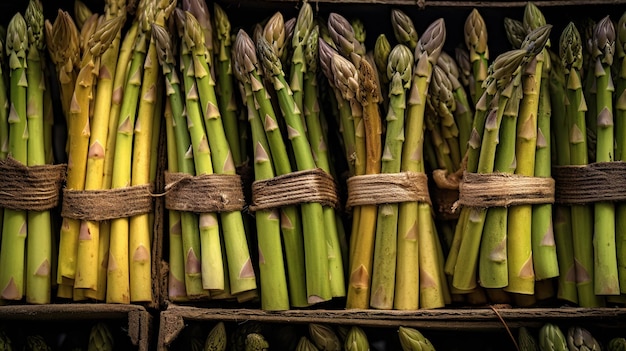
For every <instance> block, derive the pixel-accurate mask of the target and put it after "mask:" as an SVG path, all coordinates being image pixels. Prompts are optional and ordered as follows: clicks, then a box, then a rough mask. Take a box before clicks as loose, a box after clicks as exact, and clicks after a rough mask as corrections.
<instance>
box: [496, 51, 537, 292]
mask: <svg viewBox="0 0 626 351" xmlns="http://www.w3.org/2000/svg"><path fill="white" fill-rule="evenodd" d="M544 57H545V56H544V54H543V53H540V54H539V55H537V57H535V59H534V60H533V61H532V62H531V63H529V66H528V68H527V69H526V71H525V72H524V73H525V75H524V77H523V78H522V89H523V92H524V97H523V99H522V102H521V106H520V112H519V116H518V119H517V131H516V144H515V159H516V166H517V167H516V168H515V174H520V175H526V176H532V175H534V173H535V152H536V147H537V112H538V108H539V107H538V106H539V92H540V84H541V79H540V77H541V70H542V67H543V61H544ZM531 225H532V206H530V205H520V206H513V207H511V208H510V209H509V214H508V223H507V226H508V237H507V239H508V240H507V254H508V261H509V284H508V286H507V287H506V288H505V290H506V291H508V292H514V293H520V294H533V293H534V282H535V274H534V271H533V266H532V244H531Z"/></svg>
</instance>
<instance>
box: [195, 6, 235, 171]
mask: <svg viewBox="0 0 626 351" xmlns="http://www.w3.org/2000/svg"><path fill="white" fill-rule="evenodd" d="M194 2H195V1H194ZM198 3H205V2H204V1H198ZM213 6H214V13H215V34H216V37H217V45H218V47H216V52H215V55H216V58H217V60H216V67H217V69H216V71H217V73H216V78H217V84H216V93H217V96H218V98H219V100H218V106H219V109H220V115H221V116H222V121H223V124H224V132H225V133H226V139H227V140H228V145H229V146H230V150H231V152H232V155H233V161H234V162H235V165H241V164H242V163H244V162H245V161H246V160H245V158H244V157H243V154H244V150H243V149H242V148H241V145H240V143H239V136H240V134H241V132H242V131H240V130H239V126H238V122H237V120H238V118H237V103H236V100H235V90H234V84H233V75H232V62H231V56H232V55H231V52H230V51H231V45H232V44H231V31H230V21H229V20H228V16H227V15H226V12H224V11H223V10H222V8H221V7H220V6H219V5H218V4H217V3H215V4H214V5H213ZM209 42H211V38H208V37H207V36H206V35H205V43H209ZM211 69H213V67H211Z"/></svg>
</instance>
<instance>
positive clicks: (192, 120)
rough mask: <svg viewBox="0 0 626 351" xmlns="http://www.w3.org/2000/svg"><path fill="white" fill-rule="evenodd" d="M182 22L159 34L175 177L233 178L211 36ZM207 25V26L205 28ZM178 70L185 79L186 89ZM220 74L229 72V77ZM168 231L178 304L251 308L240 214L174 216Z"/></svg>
mask: <svg viewBox="0 0 626 351" xmlns="http://www.w3.org/2000/svg"><path fill="white" fill-rule="evenodd" d="M188 5H189V6H190V7H189V8H190V9H194V8H195V9H196V13H198V9H201V8H202V6H201V5H199V4H194V5H191V3H189V4H188ZM202 11H206V9H204V10H202ZM200 13H205V12H200ZM198 17H200V18H202V19H204V20H206V18H207V17H202V16H198ZM216 17H217V18H221V17H219V16H216ZM175 19H176V28H177V32H176V33H174V32H173V31H172V29H169V30H168V29H166V28H165V27H164V26H163V24H155V25H154V26H153V29H152V30H153V35H152V38H153V40H155V42H156V45H157V47H158V55H157V56H158V60H159V62H160V63H161V66H162V68H163V73H164V75H165V81H166V94H167V96H168V101H169V103H168V104H167V110H166V112H167V114H166V117H167V129H168V133H167V135H168V155H169V160H168V164H169V170H170V171H176V172H180V173H184V174H189V175H196V176H200V175H210V174H213V173H215V174H226V175H234V174H235V164H234V162H233V156H232V153H231V150H230V147H229V143H228V141H227V138H226V133H225V129H224V126H223V123H222V119H221V114H220V110H219V108H218V101H217V96H216V91H215V87H214V86H215V82H214V80H213V78H212V76H211V68H210V67H209V64H210V63H211V62H212V61H210V60H209V59H208V57H209V56H210V53H209V51H208V49H207V46H206V45H205V43H206V41H205V38H204V35H205V34H204V33H205V31H203V30H202V27H203V26H201V25H200V22H199V20H198V18H196V16H194V15H193V14H192V13H191V12H190V11H183V10H181V9H176V11H175ZM221 20H224V18H223V17H222V18H221ZM208 25H210V23H209V24H207V23H205V24H204V28H208V27H207V26H208ZM176 55H180V63H181V64H180V66H179V67H176V65H175V62H176V61H177V60H176ZM177 70H179V71H180V73H181V74H182V77H183V79H182V86H181V80H180V79H179V78H178V77H179V75H178V74H177ZM220 74H226V72H225V71H223V70H222V71H221V72H220ZM228 74H230V73H228ZM224 79H232V78H229V77H225V78H224ZM182 89H184V93H183V90H182ZM216 211H217V210H216ZM218 215H219V218H220V221H219V222H218ZM169 225H170V240H171V242H172V243H173V244H174V245H173V246H172V247H171V248H170V261H171V266H170V289H169V295H170V297H171V298H173V299H180V298H198V297H203V296H208V295H211V296H213V297H214V298H218V297H220V296H221V297H236V298H237V299H240V300H248V299H250V298H252V297H254V296H255V295H256V280H255V273H254V269H253V267H252V261H251V259H250V252H249V250H248V242H247V240H248V239H247V237H246V232H245V227H244V222H243V216H242V213H241V211H240V210H239V211H225V212H220V213H219V214H218V213H214V212H202V213H200V214H199V215H196V214H193V213H191V212H174V211H172V212H170V223H169ZM179 236H180V238H179Z"/></svg>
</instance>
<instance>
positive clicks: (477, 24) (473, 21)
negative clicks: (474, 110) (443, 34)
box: [464, 9, 489, 104]
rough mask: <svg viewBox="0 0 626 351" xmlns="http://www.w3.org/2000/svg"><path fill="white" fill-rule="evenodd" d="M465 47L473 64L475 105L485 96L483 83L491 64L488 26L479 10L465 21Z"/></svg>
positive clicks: (473, 12) (473, 11)
mask: <svg viewBox="0 0 626 351" xmlns="http://www.w3.org/2000/svg"><path fill="white" fill-rule="evenodd" d="M464 33H465V46H466V47H467V49H468V50H469V59H470V62H471V64H472V76H473V78H474V91H473V92H472V101H473V102H474V104H477V103H478V100H479V99H480V97H481V96H482V94H483V91H484V88H483V81H484V80H485V79H487V68H488V67H487V65H488V64H489V63H488V62H489V48H488V47H487V25H486V24H485V20H484V19H483V18H482V16H481V15H480V13H479V12H478V10H476V9H474V10H472V12H471V13H470V14H469V16H468V17H467V19H466V20H465V27H464Z"/></svg>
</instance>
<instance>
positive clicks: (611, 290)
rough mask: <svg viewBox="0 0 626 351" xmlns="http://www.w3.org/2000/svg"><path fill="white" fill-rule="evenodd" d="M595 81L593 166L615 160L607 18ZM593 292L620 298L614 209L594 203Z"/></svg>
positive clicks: (600, 27)
mask: <svg viewBox="0 0 626 351" xmlns="http://www.w3.org/2000/svg"><path fill="white" fill-rule="evenodd" d="M593 44H594V47H593V56H592V60H593V61H594V62H595V65H594V67H595V72H594V74H595V78H596V102H597V104H596V107H597V111H595V112H596V114H597V121H596V122H597V126H598V128H597V144H596V162H611V161H614V160H615V156H614V144H613V140H614V137H613V129H614V128H613V91H614V90H615V88H614V86H613V78H612V77H611V65H612V64H613V54H614V52H615V28H614V27H613V22H611V19H610V18H609V17H608V16H607V17H605V18H603V19H602V20H601V21H600V22H598V24H597V25H596V29H595V31H594V39H593ZM594 212H595V213H594V224H595V225H594V239H593V240H594V245H593V247H594V257H595V260H594V266H593V267H594V290H595V293H596V295H619V294H620V286H619V278H618V275H617V253H616V249H615V205H614V204H613V203H611V202H597V203H595V207H594Z"/></svg>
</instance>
